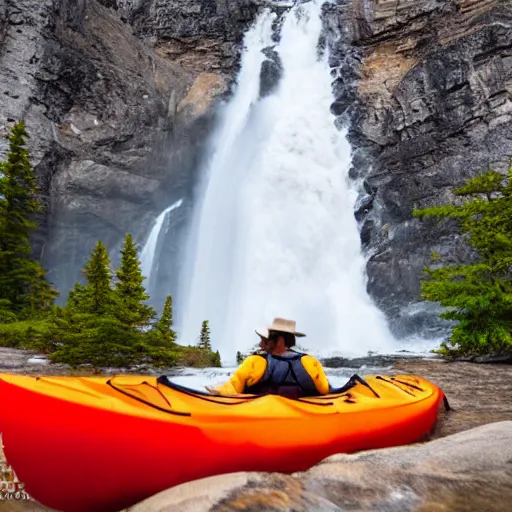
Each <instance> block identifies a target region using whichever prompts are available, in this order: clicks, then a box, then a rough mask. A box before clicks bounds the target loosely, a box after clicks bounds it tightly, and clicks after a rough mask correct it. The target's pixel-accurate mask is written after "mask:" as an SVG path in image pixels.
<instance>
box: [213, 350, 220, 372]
mask: <svg viewBox="0 0 512 512" xmlns="http://www.w3.org/2000/svg"><path fill="white" fill-rule="evenodd" d="M212 366H214V367H216V368H221V367H222V361H221V359H220V353H219V351H218V350H217V351H216V352H215V354H213V365H212Z"/></svg>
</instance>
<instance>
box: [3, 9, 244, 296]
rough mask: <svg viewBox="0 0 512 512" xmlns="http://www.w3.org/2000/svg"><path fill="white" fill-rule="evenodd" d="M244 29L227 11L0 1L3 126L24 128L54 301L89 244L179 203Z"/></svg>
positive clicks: (144, 224)
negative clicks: (38, 189)
mask: <svg viewBox="0 0 512 512" xmlns="http://www.w3.org/2000/svg"><path fill="white" fill-rule="evenodd" d="M234 6H235V7H236V9H234ZM248 12H249V13H250V10H248ZM244 16H246V17H245V18H244ZM247 19H248V18H247V13H246V14H244V12H243V8H242V7H239V6H238V5H237V4H236V3H235V2H224V3H222V2H219V5H216V4H210V3H207V4H205V5H204V6H203V2H200V1H196V2H194V1H192V2H188V3H187V5H186V6H180V5H178V3H177V2H167V1H165V2H164V1H152V2H151V1H129V0H126V1H119V2H116V1H113V0H78V1H77V0H73V1H71V0H59V1H54V0H41V1H38V2H35V1H34V0H0V77H1V78H0V85H1V88H2V93H3V94H1V95H0V129H5V127H6V126H7V124H8V123H10V122H12V121H15V120H17V119H21V118H24V119H25V120H26V123H27V128H28V130H29V133H30V135H31V139H30V143H29V149H30V152H31V156H32V162H33V164H34V165H35V168H36V171H37V173H38V176H39V180H40V184H41V195H42V199H43V200H44V204H45V212H44V214H43V215H42V216H41V219H40V221H41V228H40V229H39V231H38V232H37V233H36V235H35V250H36V253H37V255H38V256H41V257H42V258H43V260H44V262H45V264H46V266H47V267H49V270H50V273H49V277H50V278H51V279H52V281H53V282H54V283H55V284H56V286H57V287H59V288H60V289H62V290H63V291H64V293H65V292H66V290H67V289H69V287H71V286H72V284H73V282H74V281H75V280H76V279H77V278H78V277H79V274H78V271H79V269H80V268H81V267H82V266H83V263H84V260H85V258H86V257H87V255H88V254H89V253H90V251H91V249H92V247H93V245H94V243H95V242H96V241H97V240H98V239H100V238H101V239H102V240H103V241H104V242H105V243H106V244H107V245H108V246H109V247H112V248H116V247H117V246H118V245H119V243H120V242H121V241H122V238H123V236H124V235H125V234H126V233H127V232H132V233H133V234H134V236H135V237H136V239H139V240H142V241H144V240H145V238H146V236H147V230H148V226H150V224H151V219H152V218H154V217H155V216H156V215H157V214H158V213H159V212H160V211H161V210H162V209H164V208H165V207H166V206H167V205H168V204H170V202H172V201H173V200H176V198H178V197H180V198H181V197H187V195H188V194H189V193H190V190H191V186H192V183H193V181H194V174H193V170H194V169H195V166H196V164H197V158H198V155H199V154H200V148H201V145H202V144H203V143H204V141H205V139H206V135H207V133H208V130H209V128H210V125H211V118H212V115H211V113H212V105H213V104H214V102H215V100H216V99H217V98H219V97H221V96H222V95H223V94H224V93H225V92H226V91H227V90H228V86H229V82H230V81H231V80H232V77H233V75H234V71H235V62H236V54H237V52H238V48H239V42H240V38H241V36H242V33H243V29H244V23H245V21H247ZM1 144H2V146H0V151H1V152H2V156H3V154H4V152H5V149H6V145H5V141H2V143H1ZM183 215H185V214H183Z"/></svg>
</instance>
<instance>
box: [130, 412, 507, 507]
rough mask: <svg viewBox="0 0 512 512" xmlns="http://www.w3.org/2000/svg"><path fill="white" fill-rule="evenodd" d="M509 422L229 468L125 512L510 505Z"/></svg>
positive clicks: (169, 491) (160, 495) (162, 494)
mask: <svg viewBox="0 0 512 512" xmlns="http://www.w3.org/2000/svg"><path fill="white" fill-rule="evenodd" d="M511 459H512V422H510V421H505V422H499V423H494V424H489V425H485V426H482V427H479V428H476V429H473V430H468V431H465V432H460V433H458V434H456V435H453V436H450V437H446V438H443V439H437V440H435V441H431V442H429V443H425V444H418V445H413V446H406V447H399V448H391V449H384V450H372V451H368V452H362V453H360V454H356V455H334V456H332V457H329V458H327V459H325V460H324V461H323V462H321V463H320V464H318V465H317V466H315V467H313V468H312V469H310V470H309V471H306V472H304V473H296V474H294V475H282V474H271V473H234V474H228V475H222V476H217V477H213V478H206V479H202V480H198V481H195V482H190V483H187V484H183V485H180V486H177V487H175V488H172V489H169V490H167V491H164V492H162V493H159V494H157V495H155V496H153V497H152V498H149V499H148V500H145V501H144V502H142V503H140V504H138V505H136V506H134V507H132V508H130V509H129V510H130V512H149V511H151V512H159V511H161V512H163V511H164V510H165V511H169V510H194V511H195V512H203V511H204V512H207V511H213V510H215V511H216V512H234V511H240V510H246V511H249V510H266V511H283V510H288V511H291V510H322V511H341V510H354V511H361V512H362V511H368V510H382V511H384V510H386V511H390V512H392V511H396V512H398V511H404V512H408V511H410V512H413V511H415V512H420V511H426V510H460V511H462V510H475V511H476V510H482V511H483V510H488V511H496V512H497V511H503V512H505V511H506V510H508V508H507V507H508V504H509V502H510V499H511V498H512V477H511V473H510V460H511Z"/></svg>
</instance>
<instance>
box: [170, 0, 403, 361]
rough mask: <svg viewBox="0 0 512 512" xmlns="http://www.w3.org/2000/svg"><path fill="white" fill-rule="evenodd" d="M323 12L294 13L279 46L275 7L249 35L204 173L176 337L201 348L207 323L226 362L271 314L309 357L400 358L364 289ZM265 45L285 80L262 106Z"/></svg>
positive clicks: (307, 7)
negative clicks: (289, 327) (293, 328)
mask: <svg viewBox="0 0 512 512" xmlns="http://www.w3.org/2000/svg"><path fill="white" fill-rule="evenodd" d="M322 3H323V2H322V1H314V2H309V3H305V4H300V5H297V6H295V7H294V8H293V9H290V10H289V11H288V12H287V13H286V14H285V18H284V21H283V24H282V29H281V37H280V40H279V42H278V43H275V42H274V41H273V40H272V35H273V34H272V25H273V22H274V20H275V18H276V14H274V13H272V12H271V11H269V10H265V11H263V12H262V13H261V14H260V15H259V17H258V19H257V20H256V22H255V24H254V26H253V27H252V28H251V29H250V30H249V31H248V32H247V33H246V36H245V40H244V51H243V54H242V60H241V70H240V73H239V76H238V80H237V86H236V89H235V91H234V94H233V96H232V98H231V100H230V101H229V103H228V104H227V105H226V106H225V109H224V111H223V112H222V115H221V119H220V122H219V124H218V126H217V128H216V130H215V133H214V135H213V138H212V141H211V148H212V149H211V151H210V154H209V158H208V159H207V161H206V162H205V164H204V168H203V170H202V176H203V181H202V183H201V188H200V194H199V198H200V199H199V203H198V204H197V206H196V208H195V215H194V219H193V221H192V227H191V234H190V240H189V243H188V248H187V251H186V254H185V265H184V271H183V273H182V276H181V290H180V297H182V300H181V302H180V303H179V304H178V307H177V320H178V321H177V329H178V333H179V338H180V343H183V344H189V343H190V344H194V343H195V342H196V341H197V337H198V335H199V331H200V328H201V323H202V321H203V320H209V322H210V328H211V339H212V345H213V348H214V350H219V351H220V353H221V357H222V359H223V363H231V362H233V361H234V357H235V354H236V351H237V350H241V351H244V350H247V349H250V348H251V347H252V346H254V344H255V343H256V342H257V337H256V335H255V333H254V329H255V328H256V327H258V326H264V325H267V324H269V323H270V322H271V321H272V319H273V318H274V317H276V316H280V317H285V318H292V319H295V320H296V321H297V329H298V330H299V331H302V332H305V333H306V334H307V337H306V338H301V339H300V346H301V347H303V348H305V349H307V350H308V351H309V352H310V353H312V354H316V355H327V354H331V355H337V354H341V355H344V356H349V357H350V356H358V355H365V354H367V353H368V351H373V352H381V353H382V352H388V353H389V352H392V351H393V350H394V349H395V342H394V340H393V337H392V336H391V334H390V332H389V330H388V326H387V324H386V320H385V318H384V315H383V314H382V313H381V312H380V311H379V310H378V308H376V307H375V305H374V304H373V302H372V300H371V299H370V297H369V296H368V294H367V292H366V276H365V258H364V256H363V254H362V252H361V247H360V236H359V231H358V227H357V223H356V220H355V218H354V204H355V202H356V200H357V196H358V192H357V190H356V184H355V183H352V182H351V181H350V180H349V178H348V171H349V168H350V164H351V148H350V145H349V143H348V141H347V139H346V133H345V132H343V131H339V130H338V129H337V128H336V127H335V124H334V120H335V119H334V116H333V114H332V113H331V111H330V106H331V104H332V103H333V101H334V97H333V92H332V86H331V80H332V78H331V74H330V72H331V69H330V67H329V65H328V55H327V51H324V52H323V53H322V52H321V51H320V50H319V45H318V42H319V38H320V35H321V31H322V22H321V18H320V14H321V4H322ZM268 47H273V49H274V50H275V51H276V52H277V54H278V55H279V58H280V60H281V64H282V69H283V72H282V76H281V79H280V80H279V83H278V84H277V87H276V88H275V89H274V91H273V92H272V93H271V94H270V95H268V96H266V97H264V98H260V70H261V65H262V62H263V61H264V60H265V59H266V57H265V55H264V53H262V50H263V49H265V48H268Z"/></svg>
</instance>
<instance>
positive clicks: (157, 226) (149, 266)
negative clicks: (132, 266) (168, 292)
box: [140, 199, 182, 291]
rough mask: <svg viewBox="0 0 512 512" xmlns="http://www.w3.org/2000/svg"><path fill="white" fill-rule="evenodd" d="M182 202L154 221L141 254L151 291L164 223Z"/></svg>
mask: <svg viewBox="0 0 512 512" xmlns="http://www.w3.org/2000/svg"><path fill="white" fill-rule="evenodd" d="M181 203H182V200H181V199H179V200H178V201H176V202H175V203H173V204H172V205H171V206H169V207H168V208H166V209H165V210H164V211H163V212H162V213H161V214H160V215H159V216H158V217H157V218H156V220H155V221H154V223H153V227H152V228H151V232H150V233H149V237H148V239H147V241H146V243H145V245H144V247H143V248H142V251H141V253H140V263H141V270H142V275H143V276H144V277H145V278H146V284H145V286H146V289H147V290H148V291H151V281H152V274H153V263H154V261H155V253H156V248H157V245H158V239H159V237H160V231H161V230H162V226H163V225H164V221H165V219H166V217H167V215H168V214H169V213H170V212H172V211H173V210H175V209H176V208H179V207H180V206H181Z"/></svg>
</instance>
